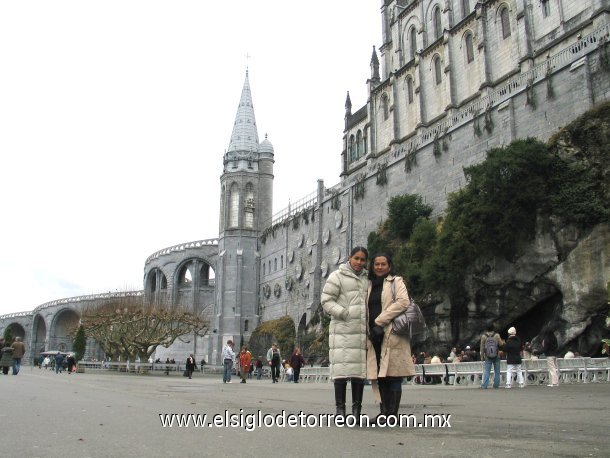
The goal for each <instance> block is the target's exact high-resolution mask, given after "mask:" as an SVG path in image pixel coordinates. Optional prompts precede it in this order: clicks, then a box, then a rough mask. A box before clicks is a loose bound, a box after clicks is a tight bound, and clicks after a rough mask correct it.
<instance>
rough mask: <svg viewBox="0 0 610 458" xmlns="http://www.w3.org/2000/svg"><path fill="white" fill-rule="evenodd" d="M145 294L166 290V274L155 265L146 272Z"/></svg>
mask: <svg viewBox="0 0 610 458" xmlns="http://www.w3.org/2000/svg"><path fill="white" fill-rule="evenodd" d="M144 284H145V287H144V288H145V290H146V294H155V293H156V292H158V291H165V290H167V276H166V275H165V273H164V272H163V270H161V269H159V268H158V267H155V268H154V269H152V270H151V271H150V272H148V273H147V274H146V279H145V281H144Z"/></svg>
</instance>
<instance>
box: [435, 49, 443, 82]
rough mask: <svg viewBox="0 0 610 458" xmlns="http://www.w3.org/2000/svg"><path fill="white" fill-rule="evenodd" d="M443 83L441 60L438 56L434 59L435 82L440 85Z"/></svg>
mask: <svg viewBox="0 0 610 458" xmlns="http://www.w3.org/2000/svg"><path fill="white" fill-rule="evenodd" d="M441 81H442V72H441V58H440V57H439V56H436V57H435V58H434V82H435V83H436V84H437V85H439V84H441Z"/></svg>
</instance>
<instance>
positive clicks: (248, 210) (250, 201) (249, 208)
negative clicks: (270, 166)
mask: <svg viewBox="0 0 610 458" xmlns="http://www.w3.org/2000/svg"><path fill="white" fill-rule="evenodd" d="M244 226H245V227H246V228H247V229H252V228H253V227H254V186H252V183H248V184H246V201H245V205H244Z"/></svg>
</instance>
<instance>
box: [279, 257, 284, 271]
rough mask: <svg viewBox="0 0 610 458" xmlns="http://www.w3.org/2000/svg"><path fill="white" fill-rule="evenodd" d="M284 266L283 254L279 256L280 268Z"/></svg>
mask: <svg viewBox="0 0 610 458" xmlns="http://www.w3.org/2000/svg"><path fill="white" fill-rule="evenodd" d="M283 268H284V255H281V256H280V269H283Z"/></svg>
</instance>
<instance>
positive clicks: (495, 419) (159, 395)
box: [0, 367, 610, 457]
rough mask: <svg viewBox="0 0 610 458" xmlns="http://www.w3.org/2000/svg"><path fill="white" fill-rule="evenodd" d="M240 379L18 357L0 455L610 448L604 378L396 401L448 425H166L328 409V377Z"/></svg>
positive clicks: (435, 390) (4, 380)
mask: <svg viewBox="0 0 610 458" xmlns="http://www.w3.org/2000/svg"><path fill="white" fill-rule="evenodd" d="M238 382H239V380H238V379H236V378H233V383H232V384H223V383H222V381H221V380H220V379H219V378H218V377H212V376H205V377H203V376H201V375H198V374H196V375H195V376H194V378H193V379H192V380H189V379H187V378H184V377H180V376H176V375H174V376H163V375H161V376H157V375H150V376H137V375H125V374H109V373H85V374H71V375H68V374H65V373H64V374H60V375H56V374H54V373H53V372H51V371H50V370H46V371H45V370H44V369H42V370H40V369H37V368H31V367H24V368H23V369H22V372H21V373H20V374H19V375H18V376H12V375H9V376H2V375H0V393H1V396H0V399H1V400H2V402H1V404H0V421H1V424H2V436H1V437H2V440H0V456H24V457H110V456H112V457H123V456H146V457H161V456H163V457H167V456H180V457H190V456H221V457H222V456H232V457H235V456H266V455H272V456H290V457H292V456H310V457H311V456H319V457H321V456H353V457H354V456H356V457H357V456H365V457H376V456H424V455H426V456H456V457H457V456H476V457H478V456H494V457H497V456H513V457H514V456H533V455H536V456H610V452H609V451H608V450H609V445H610V440H609V439H608V432H607V423H608V416H609V413H610V410H609V407H610V384H575V385H562V386H560V387H559V388H547V387H527V388H526V389H515V388H513V389H512V390H506V389H498V390H492V389H488V390H480V389H477V388H472V387H470V388H468V387H464V388H454V387H447V386H442V385H437V386H410V385H409V386H405V387H404V391H403V402H402V404H401V413H412V414H415V415H416V416H417V418H418V420H420V421H423V415H424V414H450V415H451V417H450V418H449V424H450V427H444V428H406V427H403V428H391V429H380V428H339V427H337V426H333V427H324V428H315V427H309V428H306V427H287V426H286V427H282V428H280V427H277V426H276V427H272V428H265V427H261V428H258V429H255V430H254V431H251V432H249V431H246V429H245V428H243V427H237V428H231V427H215V428H210V427H205V428H204V427H199V428H196V427H194V426H193V425H192V424H191V425H190V427H188V428H187V427H182V428H180V427H177V426H174V427H172V428H169V427H163V426H162V424H161V420H160V417H159V414H171V413H183V414H186V413H193V414H207V415H208V416H211V415H213V414H224V411H225V410H229V412H231V413H235V414H239V413H240V409H243V413H245V414H247V413H257V411H258V410H260V411H261V412H262V413H263V414H270V415H276V414H281V413H282V410H285V411H287V412H288V413H294V414H298V413H299V411H304V412H305V413H312V414H313V413H332V412H334V407H333V405H332V403H333V391H332V385H331V384H328V383H324V384H315V383H310V384H305V383H300V384H294V383H279V384H272V383H271V382H270V381H269V380H264V381H256V380H250V381H249V382H248V383H247V384H245V385H244V384H240V383H238ZM364 397H365V399H364V407H363V412H364V413H368V414H371V415H374V414H375V413H376V412H377V410H378V407H376V406H375V404H374V402H373V398H372V393H371V390H370V387H367V388H366V389H365V396H364ZM349 398H350V393H349V389H348V399H349ZM445 426H447V425H445Z"/></svg>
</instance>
